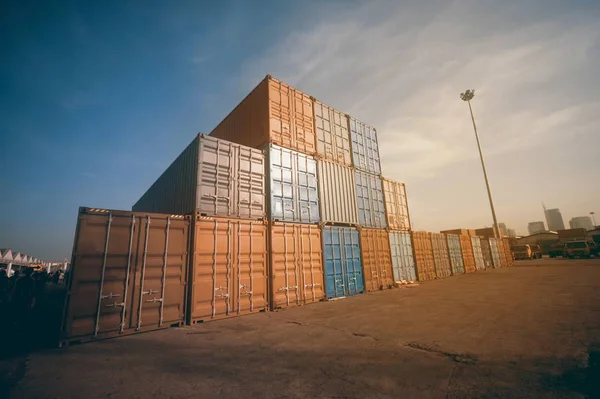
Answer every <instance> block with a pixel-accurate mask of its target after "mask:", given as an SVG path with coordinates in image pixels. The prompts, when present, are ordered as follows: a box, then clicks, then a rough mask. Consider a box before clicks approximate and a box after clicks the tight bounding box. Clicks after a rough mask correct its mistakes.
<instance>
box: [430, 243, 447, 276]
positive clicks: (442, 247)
mask: <svg viewBox="0 0 600 399" xmlns="http://www.w3.org/2000/svg"><path fill="white" fill-rule="evenodd" d="M430 238H431V247H432V249H433V262H434V264H435V274H436V277H437V278H445V277H449V276H451V275H452V266H451V265H450V255H449V253H448V242H447V241H446V236H445V235H443V234H441V233H430Z"/></svg>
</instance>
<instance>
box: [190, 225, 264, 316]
mask: <svg viewBox="0 0 600 399" xmlns="http://www.w3.org/2000/svg"><path fill="white" fill-rule="evenodd" d="M191 248H192V256H193V258H192V262H191V267H190V277H189V296H188V298H189V302H188V308H189V310H188V320H187V321H188V323H189V324H195V323H198V322H204V321H209V320H215V319H221V318H225V317H233V316H239V315H243V314H248V313H254V312H260V311H264V310H265V309H266V308H267V225H266V222H265V221H258V220H240V219H226V218H211V217H205V216H196V217H195V220H194V227H193V236H192V247H191Z"/></svg>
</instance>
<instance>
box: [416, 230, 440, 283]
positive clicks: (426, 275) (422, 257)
mask: <svg viewBox="0 0 600 399" xmlns="http://www.w3.org/2000/svg"><path fill="white" fill-rule="evenodd" d="M411 234H412V243H413V250H414V254H415V264H416V265H417V278H418V279H419V281H427V280H434V279H435V277H436V275H435V262H434V260H433V248H432V246H431V239H430V237H429V233H427V232H425V231H414V232H412V233H411Z"/></svg>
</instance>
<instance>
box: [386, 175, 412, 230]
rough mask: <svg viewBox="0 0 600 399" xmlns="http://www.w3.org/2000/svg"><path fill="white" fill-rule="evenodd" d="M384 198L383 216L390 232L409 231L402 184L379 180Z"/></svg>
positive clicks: (406, 205) (408, 219)
mask: <svg viewBox="0 0 600 399" xmlns="http://www.w3.org/2000/svg"><path fill="white" fill-rule="evenodd" d="M381 181H382V183H383V196H384V198H385V215H386V218H387V225H388V227H389V228H390V230H410V217H409V213H408V201H407V199H406V198H407V197H406V186H405V185H404V183H400V182H396V181H393V180H389V179H386V178H381Z"/></svg>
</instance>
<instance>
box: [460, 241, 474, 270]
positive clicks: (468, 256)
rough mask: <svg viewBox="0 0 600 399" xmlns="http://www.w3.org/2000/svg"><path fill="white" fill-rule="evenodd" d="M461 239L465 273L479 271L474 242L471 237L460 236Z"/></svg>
mask: <svg viewBox="0 0 600 399" xmlns="http://www.w3.org/2000/svg"><path fill="white" fill-rule="evenodd" d="M458 237H459V239H460V250H461V252H462V256H463V263H464V265H465V273H472V272H474V271H476V270H477V263H476V262H475V253H474V252H473V242H472V241H471V237H470V236H467V235H460V236H458Z"/></svg>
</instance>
